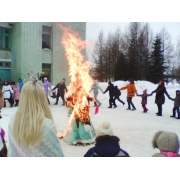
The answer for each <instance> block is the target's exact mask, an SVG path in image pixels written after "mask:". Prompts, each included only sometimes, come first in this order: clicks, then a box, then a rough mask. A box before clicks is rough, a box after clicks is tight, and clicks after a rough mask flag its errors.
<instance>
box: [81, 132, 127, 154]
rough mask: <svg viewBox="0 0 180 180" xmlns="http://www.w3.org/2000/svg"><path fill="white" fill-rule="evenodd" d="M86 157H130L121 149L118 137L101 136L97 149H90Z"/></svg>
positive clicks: (97, 139) (97, 142)
mask: <svg viewBox="0 0 180 180" xmlns="http://www.w3.org/2000/svg"><path fill="white" fill-rule="evenodd" d="M84 157H130V156H129V154H128V153H127V152H126V151H124V150H123V149H121V148H120V145H119V138H118V137H117V136H109V135H104V136H99V137H97V138H96V144H95V147H93V148H90V149H89V150H88V151H87V153H86V154H85V155H84Z"/></svg>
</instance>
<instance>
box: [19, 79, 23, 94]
mask: <svg viewBox="0 0 180 180" xmlns="http://www.w3.org/2000/svg"><path fill="white" fill-rule="evenodd" d="M23 85H24V83H23V80H22V79H20V81H19V82H18V86H19V88H20V92H21V89H22V87H23Z"/></svg>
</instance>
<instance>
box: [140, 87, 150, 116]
mask: <svg viewBox="0 0 180 180" xmlns="http://www.w3.org/2000/svg"><path fill="white" fill-rule="evenodd" d="M136 95H137V96H141V97H142V101H141V104H142V108H143V110H144V111H143V112H144V113H146V112H147V111H148V109H147V108H146V104H147V97H148V96H152V94H147V89H145V90H144V91H143V94H136Z"/></svg>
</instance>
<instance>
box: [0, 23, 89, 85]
mask: <svg viewBox="0 0 180 180" xmlns="http://www.w3.org/2000/svg"><path fill="white" fill-rule="evenodd" d="M66 26H70V27H72V29H73V30H75V31H76V32H79V34H80V35H81V38H82V39H83V40H85V39H86V23H85V22H69V23H66ZM62 34H63V32H62V30H61V29H60V28H59V26H58V23H57V22H16V23H10V22H9V23H4V22H3V23H0V78H1V80H2V81H3V80H5V79H8V80H9V81H10V82H12V81H13V82H17V81H18V79H19V78H22V79H27V77H28V73H30V72H31V71H33V73H34V76H38V74H41V73H42V72H43V75H44V76H46V77H48V79H49V81H50V82H51V83H52V84H57V83H58V82H59V81H60V80H62V79H63V78H65V79H66V82H67V83H68V82H69V79H68V62H67V60H66V57H65V50H64V47H63V46H62V44H61V38H62Z"/></svg>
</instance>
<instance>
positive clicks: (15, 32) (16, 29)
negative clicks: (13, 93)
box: [11, 23, 22, 82]
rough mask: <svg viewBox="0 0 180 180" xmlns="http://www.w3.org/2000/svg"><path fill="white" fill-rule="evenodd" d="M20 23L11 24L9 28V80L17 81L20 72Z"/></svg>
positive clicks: (20, 75)
mask: <svg viewBox="0 0 180 180" xmlns="http://www.w3.org/2000/svg"><path fill="white" fill-rule="evenodd" d="M21 26H22V24H21V23H15V24H13V26H12V28H11V53H12V62H11V81H14V82H17V81H18V79H19V78H21V77H22V74H21V58H22V57H21Z"/></svg>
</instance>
